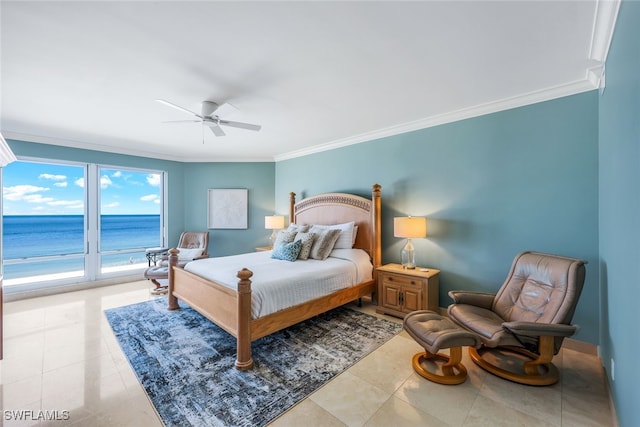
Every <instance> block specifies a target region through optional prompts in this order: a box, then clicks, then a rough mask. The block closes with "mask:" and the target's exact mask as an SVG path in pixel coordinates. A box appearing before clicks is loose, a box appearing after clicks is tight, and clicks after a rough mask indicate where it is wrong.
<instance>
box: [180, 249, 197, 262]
mask: <svg viewBox="0 0 640 427" xmlns="http://www.w3.org/2000/svg"><path fill="white" fill-rule="evenodd" d="M178 250H179V251H180V252H179V253H178V260H179V261H191V260H192V259H194V258H197V257H199V256H200V255H202V248H193V249H187V248H178Z"/></svg>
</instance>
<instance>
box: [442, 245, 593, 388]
mask: <svg viewBox="0 0 640 427" xmlns="http://www.w3.org/2000/svg"><path fill="white" fill-rule="evenodd" d="M585 264H586V262H585V261H582V260H579V259H574V258H567V257H562V256H556V255H549V254H543V253H538V252H523V253H521V254H519V255H517V256H516V258H515V259H514V261H513V264H512V266H511V271H510V272H509V275H508V276H507V278H506V280H505V282H504V284H503V285H502V287H501V288H500V289H499V290H498V292H497V293H496V294H495V295H493V294H487V293H481V292H465V291H450V292H449V296H450V297H451V298H452V299H453V302H454V303H453V304H452V305H450V306H449V308H448V310H447V311H448V314H449V317H450V318H451V320H453V321H454V322H455V323H457V324H458V325H459V326H461V327H463V328H464V329H466V330H468V331H471V332H473V333H475V334H476V335H478V336H479V337H480V339H481V341H482V344H481V345H480V346H479V348H474V347H469V354H470V356H471V358H472V360H473V361H474V362H475V363H476V364H477V365H479V366H480V367H482V368H483V369H485V370H487V371H489V372H491V373H492V374H494V375H497V376H499V377H502V378H505V379H507V380H510V381H514V382H518V383H522V384H528V385H551V384H554V383H556V382H557V381H558V379H559V375H558V370H557V368H556V367H555V366H554V365H553V364H552V363H551V360H552V359H553V356H554V355H555V354H557V353H558V352H559V351H560V346H561V345H562V341H563V340H564V338H565V337H569V336H571V335H573V334H574V333H575V332H576V331H577V326H575V325H571V319H572V318H573V313H574V311H575V308H576V304H577V302H578V298H579V297H580V292H581V291H582V286H583V284H584V278H585Z"/></svg>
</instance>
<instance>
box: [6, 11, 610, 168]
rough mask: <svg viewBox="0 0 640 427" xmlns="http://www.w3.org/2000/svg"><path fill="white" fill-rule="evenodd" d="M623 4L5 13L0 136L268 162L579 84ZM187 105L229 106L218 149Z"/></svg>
mask: <svg viewBox="0 0 640 427" xmlns="http://www.w3.org/2000/svg"><path fill="white" fill-rule="evenodd" d="M617 4H618V2H603V1H600V2H597V1H579V0H578V1H576V0H574V1H563V2H562V1H496V2H489V1H479V0H476V1H412V2H398V1H357V2H356V1H350V2H347V1H342V2H311V1H287V2H270V1H258V2H245V1H235V2H221V1H200V2H184V1H180V2H178V1H175V2H168V1H154V2H149V1H129V2H114V1H106V2H95V1H91V2H89V1H87V2H78V1H72V2H57V1H44V2H33V1H4V0H2V2H1V3H0V14H1V15H0V18H1V33H0V34H1V37H2V39H1V43H2V44H1V47H2V52H1V60H2V63H1V69H0V72H1V90H2V92H1V97H2V105H1V107H2V109H1V110H0V113H1V121H0V131H2V133H3V134H4V136H5V138H7V139H9V138H12V139H23V140H28V141H34V142H44V143H49V144H58V145H65V146H71V147H83V148H88V149H97V150H102V151H108V152H115V153H125V154H134V155H141V156H146V157H155V158H162V159H174V160H180V161H257V160H274V159H275V160H281V159H286V158H291V157H295V156H297V155H301V154H306V153H310V152H314V151H319V150H323V149H327V148H332V147H338V146H341V145H347V144H352V143H357V142H362V141H366V140H371V139H374V138H377V137H381V136H386V135H391V134H395V133H400V132H404V131H407V130H413V129H419V128H424V127H428V126H432V125H435V124H439V123H444V122H448V121H453V120H458V119H460V118H465V117H471V116H475V115H480V114H485V113H487V112H492V111H498V110H502V109H505V108H511V107H514V106H518V105H524V104H528V103H532V102H537V101H540V100H545V99H552V98H556V97H559V96H564V95H568V94H573V93H579V92H583V91H586V90H591V89H594V88H596V87H597V85H598V84H599V78H600V70H601V67H602V64H603V60H604V59H605V57H606V52H607V50H608V45H609V41H610V37H611V33H612V29H613V26H614V24H615V14H616V13H617V7H618V6H617ZM158 98H161V99H166V100H168V101H171V102H173V103H175V104H178V105H181V106H183V107H185V108H187V109H190V110H193V111H197V112H199V111H200V103H201V101H203V100H212V101H216V102H218V103H223V102H228V103H231V104H233V105H234V106H235V107H236V108H237V109H238V112H237V113H235V114H234V115H233V116H228V117H225V118H228V119H230V120H237V121H246V122H250V123H258V124H261V125H262V126H263V127H262V130H261V131H260V132H252V131H247V130H241V129H233V128H225V131H226V132H227V136H225V137H218V138H217V137H215V136H214V135H213V134H212V133H211V132H210V131H209V130H208V129H206V128H205V129H204V131H205V132H204V143H203V140H202V136H203V133H202V128H201V126H200V125H199V124H196V123H187V124H183V123H181V124H168V123H162V122H163V121H167V120H180V119H188V118H189V117H188V116H187V115H186V114H184V113H183V112H181V111H178V110H175V109H172V108H169V107H167V106H165V105H162V104H160V103H158V102H155V101H154V100H156V99H158Z"/></svg>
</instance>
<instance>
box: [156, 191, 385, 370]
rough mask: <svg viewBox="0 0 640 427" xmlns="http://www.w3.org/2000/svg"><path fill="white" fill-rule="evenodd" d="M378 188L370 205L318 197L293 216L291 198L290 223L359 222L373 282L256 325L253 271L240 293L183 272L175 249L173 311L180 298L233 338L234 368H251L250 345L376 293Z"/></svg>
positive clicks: (244, 274)
mask: <svg viewBox="0 0 640 427" xmlns="http://www.w3.org/2000/svg"><path fill="white" fill-rule="evenodd" d="M380 189H381V187H380V186H379V185H377V184H376V185H374V186H373V192H372V199H371V200H367V199H364V198H362V197H358V196H353V195H348V194H341V193H332V194H328V195H320V196H315V197H312V198H309V199H306V200H304V201H302V202H300V203H299V204H297V205H296V209H297V210H295V211H294V208H293V205H294V204H295V194H293V193H291V206H292V207H291V213H292V214H291V215H292V217H291V222H295V219H296V218H304V220H303V222H302V223H318V224H339V223H343V222H347V221H350V220H352V221H353V220H354V221H355V222H356V224H357V225H358V226H359V231H358V234H357V239H356V243H355V246H354V247H357V248H361V249H364V250H366V251H367V252H368V253H369V255H370V257H371V260H372V263H373V268H374V271H373V280H370V281H367V282H364V283H360V284H358V285H355V286H353V287H350V288H347V289H343V290H340V291H337V292H334V293H332V294H329V295H326V296H323V297H320V298H316V299H314V300H312V301H307V302H305V303H302V304H299V305H296V306H294V307H291V308H287V309H285V310H281V311H278V312H276V313H273V314H270V315H267V316H265V317H261V318H259V319H255V320H253V319H252V318H251V280H250V279H251V277H252V276H253V273H252V272H251V271H250V270H248V269H246V268H245V269H242V270H241V271H239V272H238V279H239V281H238V287H237V290H233V289H229V288H228V287H227V286H224V285H222V284H219V283H216V282H214V281H211V280H207V279H204V278H202V277H200V276H198V275H196V274H193V273H191V272H188V271H186V270H184V269H182V268H180V267H179V266H178V265H177V264H178V253H179V251H178V250H177V249H172V250H170V251H169V295H168V298H169V307H168V308H169V310H177V309H178V308H180V307H179V305H178V299H181V300H183V301H184V302H185V303H187V304H189V306H190V307H192V308H193V309H194V310H196V311H198V312H199V313H201V314H202V315H203V316H205V317H206V318H207V319H209V320H211V321H212V322H214V323H215V324H216V325H218V326H220V327H221V328H222V329H224V330H225V331H227V332H228V333H230V334H231V335H233V336H234V337H235V338H236V341H237V355H236V362H235V366H236V368H238V369H240V370H246V369H249V368H251V367H252V366H253V359H252V356H251V342H252V341H254V340H256V339H258V338H261V337H264V336H266V335H269V334H271V333H273V332H276V331H279V330H281V329H284V328H286V327H288V326H291V325H294V324H296V323H299V322H301V321H303V320H306V319H309V318H311V317H313V316H316V315H318V314H320V313H324V312H326V311H328V310H331V309H333V308H336V307H339V306H342V305H344V304H346V303H348V302H351V301H354V300H356V299H358V298H361V297H363V296H365V295H372V294H374V293H375V289H376V286H375V269H376V268H377V267H379V266H380V265H381V249H380V243H381V241H380V240H381V239H380V230H381V220H380V210H381V201H380ZM294 212H296V213H295V214H294Z"/></svg>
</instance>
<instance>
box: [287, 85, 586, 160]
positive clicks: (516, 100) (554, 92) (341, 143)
mask: <svg viewBox="0 0 640 427" xmlns="http://www.w3.org/2000/svg"><path fill="white" fill-rule="evenodd" d="M597 88H598V86H596V85H595V84H594V83H593V82H592V81H591V80H590V79H588V78H585V80H579V81H576V82H572V83H568V84H565V85H561V86H556V87H552V88H547V89H543V90H539V91H534V92H530V93H527V94H524V95H519V96H515V97H512V98H506V99H502V100H498V101H494V102H488V103H486V104H481V105H477V106H474V107H470V108H464V109H461V110H457V111H452V112H449V113H445V114H440V115H438V116H433V117H428V118H425V119H420V120H416V121H413V122H408V123H403V124H399V125H396V126H390V127H387V128H383V129H378V130H375V131H373V132H367V133H363V134H360V135H355V136H351V137H348V138H343V139H339V140H336V141H332V142H328V143H326V144H320V145H315V146H313V147H308V148H305V149H302V150H296V151H291V152H288V153H283V154H279V155H276V156H274V160H275V161H276V162H279V161H282V160H288V159H293V158H296V157H302V156H307V155H309V154H314V153H319V152H322V151H328V150H334V149H336V148H340V147H346V146H349V145H353V144H359V143H362V142H368V141H373V140H375V139H380V138H385V137H389V136H394V135H399V134H402V133H406V132H411V131H414V130H419V129H426V128H429V127H433V126H438V125H443V124H446V123H452V122H457V121H460V120H464V119H470V118H473V117H479V116H483V115H486V114H491V113H496V112H499V111H504V110H509V109H512V108H517V107H523V106H525V105H530V104H535V103H538V102H543V101H549V100H552V99H556V98H562V97H565V96H569V95H575V94H578V93H582V92H588V91H590V90H594V89H597Z"/></svg>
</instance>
